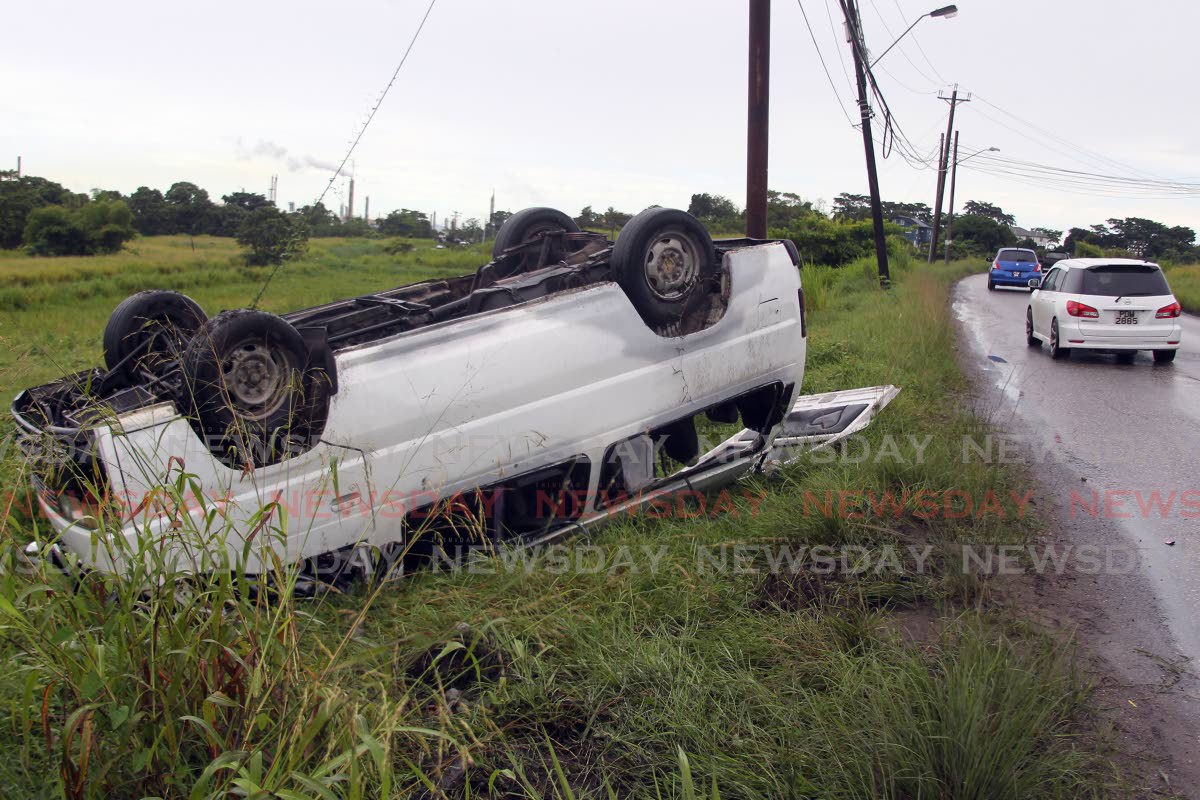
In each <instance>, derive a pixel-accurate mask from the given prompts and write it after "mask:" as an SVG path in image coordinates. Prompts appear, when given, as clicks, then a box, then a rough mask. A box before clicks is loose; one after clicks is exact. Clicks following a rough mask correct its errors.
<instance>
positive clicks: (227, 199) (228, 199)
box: [221, 192, 275, 211]
mask: <svg viewBox="0 0 1200 800" xmlns="http://www.w3.org/2000/svg"><path fill="white" fill-rule="evenodd" d="M221 202H222V203H224V204H225V205H227V206H236V207H237V208H240V209H242V210H243V211H254V210H255V209H258V208H262V207H263V206H273V205H275V204H274V203H272V202H271V201H270V200H268V199H267V198H266V197H265V196H263V195H261V194H255V193H254V192H230V193H229V194H223V195H221Z"/></svg>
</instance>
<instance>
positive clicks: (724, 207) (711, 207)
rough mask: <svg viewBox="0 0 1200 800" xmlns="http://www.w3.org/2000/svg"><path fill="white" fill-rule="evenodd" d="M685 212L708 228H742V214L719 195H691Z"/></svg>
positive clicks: (732, 203)
mask: <svg viewBox="0 0 1200 800" xmlns="http://www.w3.org/2000/svg"><path fill="white" fill-rule="evenodd" d="M687 211H688V213H689V214H691V215H692V216H693V217H695V218H696V219H698V220H700V221H701V222H702V223H704V224H705V225H706V226H707V227H709V228H722V229H726V230H728V229H737V228H740V227H742V226H741V224H740V222H741V219H742V212H741V211H739V210H738V207H737V206H736V205H734V202H733V201H732V200H730V199H729V198H728V197H722V196H721V195H719V194H716V195H714V194H709V193H707V192H704V193H702V194H694V195H692V201H691V203H689V204H688V209H687ZM622 224H624V223H622Z"/></svg>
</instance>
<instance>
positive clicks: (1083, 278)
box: [1072, 264, 1171, 297]
mask: <svg viewBox="0 0 1200 800" xmlns="http://www.w3.org/2000/svg"><path fill="white" fill-rule="evenodd" d="M1072 272H1073V273H1074V274H1077V275H1078V276H1079V278H1078V282H1079V287H1078V288H1077V289H1074V292H1075V293H1076V294H1094V295H1099V296H1101V297H1151V296H1157V295H1163V294H1170V293H1171V290H1170V289H1169V288H1168V287H1167V279H1166V278H1165V277H1164V276H1163V274H1162V270H1160V269H1158V268H1157V267H1143V266H1137V265H1129V264H1112V265H1108V266H1100V267H1092V268H1091V269H1081V270H1072Z"/></svg>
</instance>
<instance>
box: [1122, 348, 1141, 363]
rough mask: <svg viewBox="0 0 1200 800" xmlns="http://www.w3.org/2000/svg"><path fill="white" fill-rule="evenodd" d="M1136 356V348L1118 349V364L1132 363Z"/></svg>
mask: <svg viewBox="0 0 1200 800" xmlns="http://www.w3.org/2000/svg"><path fill="white" fill-rule="evenodd" d="M1136 358H1137V350H1120V351H1118V352H1117V363H1118V364H1132V363H1133V362H1134V360H1135V359H1136Z"/></svg>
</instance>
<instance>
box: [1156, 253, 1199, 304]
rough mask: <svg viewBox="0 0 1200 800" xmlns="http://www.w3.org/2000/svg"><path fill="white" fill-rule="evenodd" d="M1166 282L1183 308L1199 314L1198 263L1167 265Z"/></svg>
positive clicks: (1165, 269)
mask: <svg viewBox="0 0 1200 800" xmlns="http://www.w3.org/2000/svg"><path fill="white" fill-rule="evenodd" d="M1164 271H1165V272H1166V273H1167V283H1169V284H1170V285H1171V292H1172V293H1173V294H1174V295H1175V299H1176V300H1178V301H1179V304H1180V305H1182V306H1183V310H1184V311H1187V312H1190V313H1192V314H1200V264H1180V265H1178V266H1167V267H1165V268H1164Z"/></svg>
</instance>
